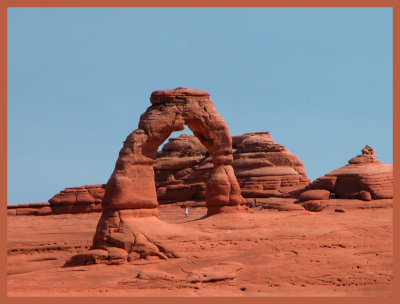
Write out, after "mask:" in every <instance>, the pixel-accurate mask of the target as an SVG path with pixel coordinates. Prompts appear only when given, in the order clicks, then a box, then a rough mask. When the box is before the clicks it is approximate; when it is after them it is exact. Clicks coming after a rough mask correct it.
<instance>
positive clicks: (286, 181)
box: [154, 132, 310, 203]
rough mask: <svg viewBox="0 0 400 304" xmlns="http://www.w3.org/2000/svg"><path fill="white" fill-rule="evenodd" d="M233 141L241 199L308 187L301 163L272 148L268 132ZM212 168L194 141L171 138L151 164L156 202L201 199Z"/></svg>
mask: <svg viewBox="0 0 400 304" xmlns="http://www.w3.org/2000/svg"><path fill="white" fill-rule="evenodd" d="M232 141H233V142H232V149H233V157H234V161H233V163H232V167H233V169H234V173H235V175H236V177H237V180H238V182H239V186H240V188H241V193H242V195H243V196H244V197H246V198H261V197H288V196H296V195H297V192H298V191H299V190H302V189H304V187H306V186H307V185H308V184H309V183H310V180H309V179H308V177H307V175H306V170H305V167H304V165H303V163H302V162H301V160H300V159H298V158H297V157H296V156H295V155H294V154H292V153H291V152H289V151H288V150H287V149H286V148H285V147H284V146H282V145H279V144H275V142H274V141H273V140H272V138H271V136H270V134H269V132H258V133H247V134H243V135H239V136H233V137H232ZM194 151H197V152H194ZM212 168H213V165H212V161H211V158H210V156H208V155H207V151H206V149H205V148H204V147H203V146H202V145H201V143H200V141H199V140H197V139H196V137H194V136H190V135H187V134H183V135H181V136H180V137H178V138H171V139H170V141H169V142H168V143H167V144H166V145H165V146H164V148H163V149H162V151H161V152H159V153H158V157H157V160H156V162H155V164H154V170H155V178H156V186H157V196H158V199H159V201H160V202H161V203H168V202H176V201H185V200H195V199H204V198H205V182H206V180H207V179H208V176H209V174H210V172H211V170H212Z"/></svg>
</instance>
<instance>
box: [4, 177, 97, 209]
mask: <svg viewBox="0 0 400 304" xmlns="http://www.w3.org/2000/svg"><path fill="white" fill-rule="evenodd" d="M104 190H105V185H104V184H103V185H102V184H100V185H86V186H79V187H69V188H65V189H64V190H62V191H60V192H59V193H57V194H56V195H54V196H53V197H52V198H51V199H49V201H48V202H45V203H29V204H19V205H9V206H7V210H8V211H7V214H8V215H51V214H69V213H72V214H75V213H89V212H100V211H102V207H101V200H102V198H103V196H104Z"/></svg>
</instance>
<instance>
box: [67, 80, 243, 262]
mask: <svg viewBox="0 0 400 304" xmlns="http://www.w3.org/2000/svg"><path fill="white" fill-rule="evenodd" d="M150 101H151V103H152V105H151V106H150V107H149V108H148V109H147V110H146V112H145V113H144V114H142V115H141V117H140V122H139V128H138V129H136V130H134V131H133V132H132V133H131V134H129V135H128V137H127V138H126V140H125V141H124V144H123V147H122V149H121V150H120V152H119V157H118V159H117V162H116V165H115V169H114V172H113V173H112V175H111V177H110V179H109V180H108V182H107V184H106V189H105V194H104V196H103V200H102V207H103V209H104V211H103V214H102V216H101V218H100V220H99V223H98V225H97V229H96V233H95V236H94V238H93V246H92V249H101V250H105V251H107V252H108V256H105V255H102V258H101V259H104V258H105V259H113V258H112V257H113V252H114V251H115V250H116V248H117V250H118V252H119V253H118V259H122V260H125V259H127V258H128V257H130V258H146V257H149V256H158V257H160V258H167V257H169V256H171V254H170V253H169V252H168V251H167V250H164V249H163V248H164V247H163V246H161V245H156V244H155V243H154V242H153V241H151V240H150V239H149V238H148V237H146V235H145V234H144V233H143V232H142V230H141V229H140V226H138V221H137V220H135V219H136V218H138V217H153V218H154V216H156V215H157V213H158V209H157V207H158V201H157V196H156V187H155V180H154V169H153V164H154V162H155V159H156V156H157V149H158V147H159V146H160V145H161V144H162V143H163V142H164V141H165V140H166V139H167V138H168V136H169V135H170V134H171V133H172V132H174V131H180V130H183V129H184V126H185V125H188V126H189V128H190V129H191V130H192V131H193V133H194V135H195V136H196V137H197V138H198V139H199V140H200V142H201V143H202V144H203V145H204V146H205V147H206V148H207V151H208V153H209V154H210V156H211V159H212V163H213V169H212V171H211V174H210V177H209V179H208V180H207V183H206V207H207V209H208V212H207V213H208V215H211V214H215V213H219V212H230V211H232V210H240V206H241V205H243V204H244V203H245V200H244V198H243V197H242V196H241V193H240V188H239V184H238V182H237V180H236V177H235V174H234V171H233V169H232V166H231V163H232V162H233V157H232V138H231V135H230V133H229V130H228V127H227V126H226V123H225V121H224V120H223V118H222V117H221V116H220V114H219V113H218V112H217V110H216V109H215V108H214V105H213V102H212V100H211V99H210V98H209V94H208V93H207V92H205V91H201V90H191V89H185V88H177V89H174V90H165V91H155V92H153V93H152V94H151V97H150ZM130 253H132V255H130ZM96 257H98V254H97V253H94V252H92V253H88V254H87V255H83V256H82V255H79V256H74V257H72V259H71V260H69V261H68V262H67V263H66V266H68V265H77V264H85V263H92V262H93V261H96ZM121 257H122V258H121Z"/></svg>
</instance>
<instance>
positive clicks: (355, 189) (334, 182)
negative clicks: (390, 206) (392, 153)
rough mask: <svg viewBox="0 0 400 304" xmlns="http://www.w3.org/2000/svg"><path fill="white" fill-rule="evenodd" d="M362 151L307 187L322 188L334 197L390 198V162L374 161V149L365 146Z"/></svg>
mask: <svg viewBox="0 0 400 304" xmlns="http://www.w3.org/2000/svg"><path fill="white" fill-rule="evenodd" d="M361 152H362V153H361V154H360V155H357V156H356V157H353V158H352V159H350V160H349V163H348V164H347V165H345V166H343V167H340V168H338V169H336V170H333V171H331V172H329V173H327V174H326V175H325V176H322V177H319V178H318V179H316V180H315V181H314V182H313V183H312V184H310V185H309V187H308V188H309V189H325V190H328V191H330V192H331V193H334V195H335V197H336V198H345V199H353V198H354V199H361V200H364V201H369V200H371V199H389V198H393V165H391V164H383V163H381V162H380V161H378V160H377V157H376V155H375V150H374V149H373V148H371V147H369V146H365V147H364V148H363V149H362V150H361Z"/></svg>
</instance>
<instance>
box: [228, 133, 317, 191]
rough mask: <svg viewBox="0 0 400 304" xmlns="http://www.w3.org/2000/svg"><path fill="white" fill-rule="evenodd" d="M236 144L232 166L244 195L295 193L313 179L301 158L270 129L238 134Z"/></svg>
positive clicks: (234, 140)
mask: <svg viewBox="0 0 400 304" xmlns="http://www.w3.org/2000/svg"><path fill="white" fill-rule="evenodd" d="M233 148H234V149H235V152H234V154H233V156H234V158H235V161H234V162H233V163H232V166H233V168H234V169H235V174H236V176H237V179H238V182H239V185H240V188H241V189H242V195H243V196H244V197H250V198H254V197H271V196H276V197H280V196H296V195H297V192H298V191H299V190H302V189H303V188H304V187H306V186H307V185H308V184H309V183H310V180H309V179H308V177H307V175H306V169H305V167H304V165H303V163H302V162H301V160H300V159H298V158H297V157H296V156H295V155H294V154H292V153H291V152H289V151H288V149H287V148H285V147H284V146H282V145H279V144H276V143H275V142H274V141H273V139H272V138H271V136H270V134H269V132H258V133H247V134H243V135H240V136H235V137H233Z"/></svg>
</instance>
